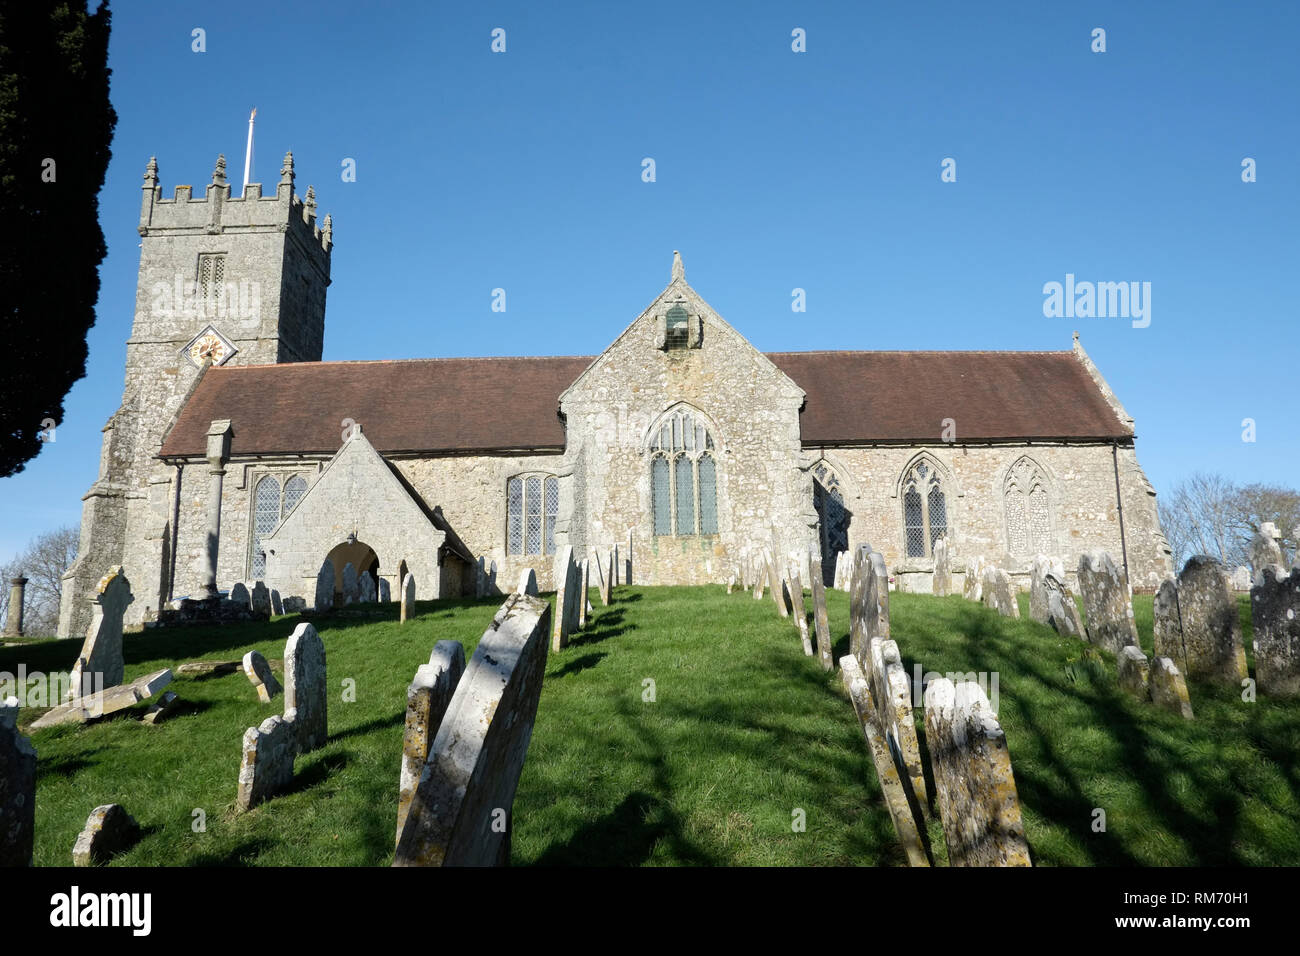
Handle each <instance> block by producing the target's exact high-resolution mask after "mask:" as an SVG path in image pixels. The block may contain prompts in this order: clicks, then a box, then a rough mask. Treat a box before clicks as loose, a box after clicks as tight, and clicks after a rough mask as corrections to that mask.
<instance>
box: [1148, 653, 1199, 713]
mask: <svg viewBox="0 0 1300 956" xmlns="http://www.w3.org/2000/svg"><path fill="white" fill-rule="evenodd" d="M1151 702H1152V703H1153V704H1155V705H1156V706H1157V707H1161V708H1164V709H1165V710H1168V711H1172V712H1173V713H1175V714H1179V715H1181V716H1182V717H1185V718H1186V719H1187V720H1192V719H1193V716H1192V701H1191V698H1190V697H1188V696H1187V682H1186V681H1185V680H1183V675H1182V674H1181V673H1180V672H1179V670H1178V667H1177V665H1175V664H1174V662H1173V661H1172V660H1170V659H1169V658H1167V657H1157V658H1156V659H1155V660H1153V661H1152V662H1151Z"/></svg>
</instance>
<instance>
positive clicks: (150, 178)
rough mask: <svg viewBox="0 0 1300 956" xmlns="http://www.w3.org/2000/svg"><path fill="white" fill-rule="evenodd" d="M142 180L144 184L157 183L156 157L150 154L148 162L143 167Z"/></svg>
mask: <svg viewBox="0 0 1300 956" xmlns="http://www.w3.org/2000/svg"><path fill="white" fill-rule="evenodd" d="M144 182H145V185H146V186H157V185H158V157H157V156H150V157H149V162H148V164H147V165H146V166H145V167H144Z"/></svg>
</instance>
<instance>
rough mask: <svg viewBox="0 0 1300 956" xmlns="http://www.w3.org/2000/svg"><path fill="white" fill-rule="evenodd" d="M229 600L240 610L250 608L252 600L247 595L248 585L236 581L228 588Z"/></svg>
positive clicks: (250, 596)
mask: <svg viewBox="0 0 1300 956" xmlns="http://www.w3.org/2000/svg"><path fill="white" fill-rule="evenodd" d="M229 600H230V603H231V604H237V605H239V607H241V608H252V606H253V598H252V595H250V594H249V593H248V585H247V584H245V583H244V582H243V581H236V582H235V583H234V584H233V585H232V586H231V588H230V594H229Z"/></svg>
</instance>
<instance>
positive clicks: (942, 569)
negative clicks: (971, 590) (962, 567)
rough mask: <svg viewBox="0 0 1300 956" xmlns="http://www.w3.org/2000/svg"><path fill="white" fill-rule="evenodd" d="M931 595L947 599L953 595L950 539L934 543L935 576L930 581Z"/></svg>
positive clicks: (940, 539) (941, 539)
mask: <svg viewBox="0 0 1300 956" xmlns="http://www.w3.org/2000/svg"><path fill="white" fill-rule="evenodd" d="M930 593H932V594H934V595H935V596H936V597H947V596H948V595H949V594H951V593H952V565H951V564H950V563H949V561H948V538H947V537H946V536H945V537H941V538H939V540H938V541H936V542H935V543H934V574H933V576H932V577H931V579H930Z"/></svg>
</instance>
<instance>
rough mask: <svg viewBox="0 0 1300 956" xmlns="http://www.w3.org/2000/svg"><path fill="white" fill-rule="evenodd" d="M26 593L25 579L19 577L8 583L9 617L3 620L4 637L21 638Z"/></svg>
mask: <svg viewBox="0 0 1300 956" xmlns="http://www.w3.org/2000/svg"><path fill="white" fill-rule="evenodd" d="M26 593H27V579H26V578H25V577H22V576H21V575H19V576H18V577H16V578H11V579H10V581H9V616H8V617H6V618H5V633H4V636H5V637H22V636H23V607H24V604H23V599H24V596H25V595H26Z"/></svg>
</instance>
